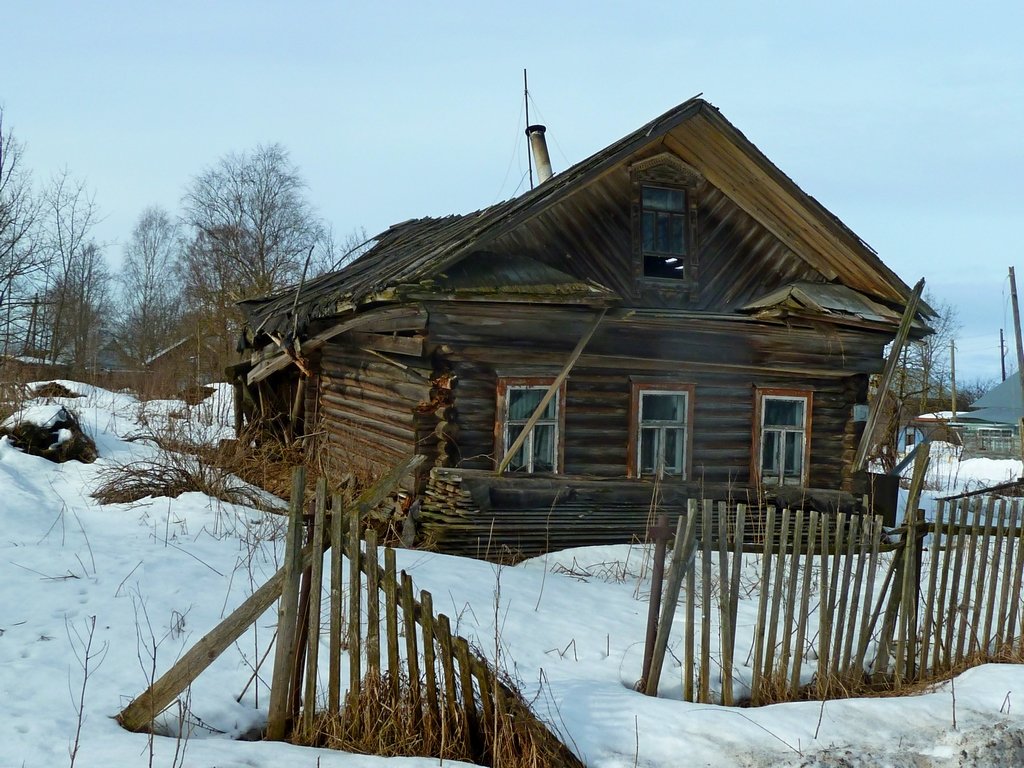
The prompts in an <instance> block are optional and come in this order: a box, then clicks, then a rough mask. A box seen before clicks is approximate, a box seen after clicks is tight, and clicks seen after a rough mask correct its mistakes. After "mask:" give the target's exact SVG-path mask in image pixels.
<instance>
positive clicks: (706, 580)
mask: <svg viewBox="0 0 1024 768" xmlns="http://www.w3.org/2000/svg"><path fill="white" fill-rule="evenodd" d="M712 510H713V507H712V505H711V501H710V500H709V499H704V505H703V510H702V513H701V520H700V530H701V546H700V591H701V611H700V677H699V678H698V679H699V681H700V682H699V686H698V692H697V701H699V702H701V703H704V704H709V703H711V615H712V610H711V604H712V600H711V553H712V551H713V550H712V547H711V545H712V541H711V516H712Z"/></svg>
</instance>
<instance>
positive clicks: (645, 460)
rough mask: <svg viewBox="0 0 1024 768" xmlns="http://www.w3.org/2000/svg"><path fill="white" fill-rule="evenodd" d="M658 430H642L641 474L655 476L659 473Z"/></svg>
mask: <svg viewBox="0 0 1024 768" xmlns="http://www.w3.org/2000/svg"><path fill="white" fill-rule="evenodd" d="M657 448H658V430H656V429H641V430H640V474H642V475H653V474H654V473H655V472H656V471H657V468H658V467H657V461H658V460H657Z"/></svg>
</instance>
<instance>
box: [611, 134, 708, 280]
mask: <svg viewBox="0 0 1024 768" xmlns="http://www.w3.org/2000/svg"><path fill="white" fill-rule="evenodd" d="M629 175H630V183H631V186H632V206H631V220H632V230H633V238H632V239H633V277H634V279H635V284H636V286H637V287H638V289H639V288H641V287H644V286H648V287H657V288H659V289H662V290H675V291H682V292H686V293H688V294H689V295H690V296H691V297H692V296H693V295H694V293H695V292H696V289H697V286H698V278H699V274H698V266H699V260H698V251H699V237H698V235H699V232H698V216H697V210H698V200H697V188H698V186H699V185H700V184H701V183H702V182H703V181H704V177H703V176H702V175H701V174H700V172H699V171H697V170H696V169H695V168H693V167H692V166H690V165H688V164H687V163H685V162H683V161H682V160H681V159H679V158H678V157H676V156H675V155H673V154H672V153H670V152H662V153H660V154H657V155H654V156H653V157H649V158H646V159H644V160H639V161H637V162H635V163H633V164H632V165H631V166H630V167H629ZM644 187H662V188H665V189H675V190H680V191H682V192H683V193H684V200H685V203H684V206H685V215H686V225H685V237H686V247H685V251H686V252H685V254H684V255H682V256H681V257H680V259H681V261H682V264H683V266H684V267H685V269H684V270H683V274H684V277H681V278H675V277H663V276H656V275H648V274H647V270H646V268H645V256H646V255H647V254H645V252H644V238H643V212H644V207H643V190H644Z"/></svg>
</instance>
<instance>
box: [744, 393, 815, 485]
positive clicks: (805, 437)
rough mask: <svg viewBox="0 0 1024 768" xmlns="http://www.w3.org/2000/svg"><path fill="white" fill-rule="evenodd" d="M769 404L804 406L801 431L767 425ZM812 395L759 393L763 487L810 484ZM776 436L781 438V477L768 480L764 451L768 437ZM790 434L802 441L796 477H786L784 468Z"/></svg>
mask: <svg viewBox="0 0 1024 768" xmlns="http://www.w3.org/2000/svg"><path fill="white" fill-rule="evenodd" d="M770 400H783V401H788V402H794V401H795V402H799V403H800V404H801V405H802V408H801V411H802V423H801V424H800V426H799V427H792V426H786V425H767V426H766V425H765V412H766V411H767V408H765V403H767V402H768V401H770ZM811 403H812V401H811V395H810V393H805V392H800V393H797V392H786V391H771V390H768V391H764V390H762V391H760V392H759V393H758V412H759V413H758V419H759V424H758V438H757V442H758V446H757V448H758V450H757V476H758V479H759V480H760V482H761V483H763V484H765V485H797V486H803V485H806V484H807V477H808V469H809V467H808V464H809V459H810V417H811ZM769 432H771V433H776V434H778V435H779V441H778V446H779V447H778V450H779V453H780V455H779V456H778V457H777V459H778V465H779V474H778V475H775V476H766V475H765V474H764V471H765V470H764V449H765V436H766V435H767V434H768V433H769ZM789 434H797V435H799V439H800V449H799V456H800V471H799V473H798V474H797V475H796V476H793V475H792V474H790V475H789V476H787V474H786V466H785V445H786V436H787V435H789Z"/></svg>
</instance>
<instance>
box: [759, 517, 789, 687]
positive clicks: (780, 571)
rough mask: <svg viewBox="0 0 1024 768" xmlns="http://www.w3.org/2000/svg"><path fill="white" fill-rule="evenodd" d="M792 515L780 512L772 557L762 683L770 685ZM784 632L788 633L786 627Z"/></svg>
mask: <svg viewBox="0 0 1024 768" xmlns="http://www.w3.org/2000/svg"><path fill="white" fill-rule="evenodd" d="M792 516H793V513H792V512H791V511H790V509H789V507H786V508H785V509H783V510H782V529H781V530H780V532H779V538H778V540H777V542H778V543H777V547H776V548H775V552H774V553H773V555H772V556H773V557H775V558H776V559H777V562H776V564H775V579H774V581H773V583H772V597H771V608H770V610H769V611H768V640H767V643H766V644H765V649H764V671H763V676H764V681H765V682H766V683H767V684H769V685H771V684H772V683H773V682H774V679H775V645H776V640H777V638H778V626H779V612H780V610H781V609H782V602H783V594H782V585H783V584H784V583H785V575H786V559H787V558H786V551H787V550H788V549H789V524H790V519H791V518H792ZM783 631H784V632H788V631H789V628H788V627H786V628H785V629H784V630H783Z"/></svg>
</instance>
